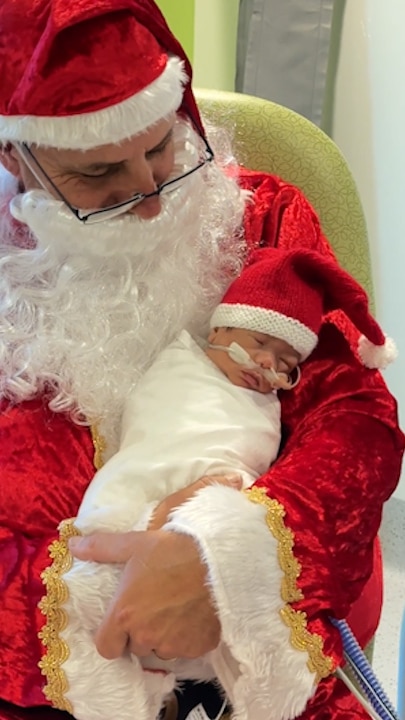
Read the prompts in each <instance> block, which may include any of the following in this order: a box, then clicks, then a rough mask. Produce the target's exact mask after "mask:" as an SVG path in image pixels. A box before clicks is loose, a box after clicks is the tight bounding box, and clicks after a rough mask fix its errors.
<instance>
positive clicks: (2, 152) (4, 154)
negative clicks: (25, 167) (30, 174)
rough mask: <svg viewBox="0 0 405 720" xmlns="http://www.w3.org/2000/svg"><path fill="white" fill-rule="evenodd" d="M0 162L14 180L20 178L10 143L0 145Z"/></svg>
mask: <svg viewBox="0 0 405 720" xmlns="http://www.w3.org/2000/svg"><path fill="white" fill-rule="evenodd" d="M0 162H1V164H2V165H3V166H4V167H5V168H6V170H8V172H9V173H11V174H12V175H15V177H16V178H20V177H21V172H20V163H19V161H18V156H17V153H16V152H15V150H14V148H13V146H12V144H11V143H6V144H5V145H0Z"/></svg>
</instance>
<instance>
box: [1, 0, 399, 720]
mask: <svg viewBox="0 0 405 720" xmlns="http://www.w3.org/2000/svg"><path fill="white" fill-rule="evenodd" d="M0 36H1V45H0V70H1V77H2V84H1V89H0V142H1V148H2V149H1V156H0V157H1V162H2V165H3V167H4V172H3V174H2V175H3V177H2V188H1V209H0V245H1V249H0V253H1V265H2V272H1V279H0V286H1V292H0V357H1V375H0V383H1V385H0V387H1V411H2V412H1V417H0V437H1V443H0V463H1V465H0V466H1V474H0V488H1V498H2V502H1V530H0V533H1V536H0V537H1V540H0V550H1V552H0V563H1V594H0V650H1V652H0V697H1V699H2V701H3V704H2V708H1V710H0V717H2V718H25V717H38V718H41V720H42V718H46V717H48V716H49V718H50V719H51V718H55V720H56V718H57V717H58V716H59V715H60V710H67V711H69V710H71V707H70V704H69V699H68V695H69V688H68V686H67V683H66V677H65V675H64V671H63V662H64V659H65V658H66V652H68V649H67V648H66V647H65V645H64V643H63V641H62V639H61V637H60V631H61V628H62V627H63V624H64V621H65V619H64V614H63V600H64V592H65V590H66V588H65V587H64V584H63V569H64V568H66V567H67V566H68V565H69V562H70V559H71V554H70V553H71V552H74V553H75V555H77V556H79V557H81V558H82V559H89V560H93V561H102V562H120V563H125V569H124V570H123V574H122V580H121V584H120V587H119V590H118V593H117V595H116V597H115V599H114V601H113V603H112V605H111V607H110V610H109V612H108V614H107V616H106V617H105V619H104V621H103V623H102V626H101V627H100V630H99V632H98V635H97V636H96V638H95V642H96V644H97V647H98V649H99V651H100V653H101V654H103V655H104V656H106V657H110V658H113V657H118V656H120V655H121V654H122V653H123V652H128V651H129V650H130V651H131V652H133V653H134V654H136V655H138V656H143V655H148V654H150V653H151V652H152V651H154V652H155V653H156V654H157V655H158V656H160V657H163V658H170V657H173V656H176V657H199V656H200V655H202V654H204V653H205V652H207V651H209V650H211V649H213V648H214V647H216V646H217V645H218V643H219V640H220V638H221V637H222V638H227V641H228V642H229V643H231V644H232V647H231V650H232V653H233V655H234V657H236V658H237V661H238V663H239V665H240V676H239V678H237V679H236V680H235V681H234V682H233V686H232V697H233V699H234V702H235V703H236V704H237V706H238V713H239V714H238V717H239V718H242V717H243V716H244V715H243V707H245V708H246V714H247V713H248V712H249V714H250V716H252V715H255V717H257V719H258V720H260V718H266V720H268V719H269V718H274V720H281V719H282V718H293V717H302V718H305V719H306V720H310V719H311V720H315V719H317V718H321V717H325V716H327V717H330V718H350V717H353V718H354V717H356V718H357V717H359V716H361V713H362V710H361V709H360V707H359V705H358V704H357V701H356V700H355V698H354V697H351V696H350V695H349V694H348V692H347V691H346V690H345V688H344V687H343V686H342V685H341V684H340V681H338V680H337V679H336V678H335V677H334V675H333V672H334V670H335V668H336V667H337V666H338V665H339V664H341V662H342V650H341V643H340V638H339V635H338V632H337V630H336V629H335V628H334V627H333V626H332V625H331V623H330V620H329V618H330V616H335V617H338V618H342V617H346V616H347V615H348V614H349V613H350V611H352V612H353V608H354V607H355V606H356V601H357V602H362V604H361V605H360V608H361V612H360V613H357V617H359V616H360V617H361V621H360V622H357V626H356V627H355V630H356V632H357V634H358V637H359V639H360V640H361V642H362V643H363V644H364V643H367V642H368V640H369V639H370V637H371V636H372V634H373V632H374V630H375V627H376V623H377V621H378V613H379V607H378V602H377V606H373V605H372V603H371V602H370V593H367V592H366V589H367V583H368V581H369V580H370V578H372V573H373V547H374V541H375V537H376V534H377V531H378V527H379V523H380V518H381V509H382V504H383V502H384V501H385V500H386V499H387V497H389V495H390V494H391V492H392V491H393V489H394V487H395V485H396V482H397V480H398V476H399V471H400V463H401V457H402V451H403V436H402V435H401V433H400V432H399V430H398V427H397V419H396V405H395V401H394V400H393V399H392V398H391V396H390V395H389V393H388V391H387V389H386V387H385V385H384V383H383V381H382V379H381V377H380V375H379V373H378V372H374V371H370V370H369V369H368V368H366V367H364V365H363V364H362V363H361V361H360V360H359V358H358V356H357V340H358V337H357V332H356V331H355V329H354V328H353V327H352V326H351V325H350V324H349V322H347V321H345V320H344V319H343V318H342V317H341V315H340V314H339V313H338V312H336V313H333V314H331V315H330V316H328V317H327V318H326V319H325V322H324V324H323V327H322V329H321V332H320V336H319V345H318V347H317V349H316V351H315V352H314V354H313V355H312V356H311V358H310V359H309V360H308V361H307V362H306V363H305V366H304V368H303V378H302V382H301V383H300V385H299V389H298V391H297V392H296V393H294V395H292V394H290V395H288V394H286V396H285V397H282V398H281V402H282V420H283V427H284V443H283V449H282V452H281V454H280V457H279V459H278V460H277V462H276V463H275V464H274V466H273V467H272V468H271V470H270V471H269V472H268V473H266V474H265V475H264V476H263V477H261V478H260V479H259V480H258V481H257V482H256V485H255V488H254V490H253V491H252V492H251V493H250V495H249V496H246V495H245V494H242V493H240V492H239V490H238V489H237V488H235V487H232V486H231V485H229V484H227V483H226V480H224V482H223V483H222V484H221V482H219V483H216V484H215V485H210V484H208V485H207V486H205V487H202V489H201V488H200V489H199V486H198V484H197V485H195V486H192V487H191V488H189V489H187V491H186V492H185V493H184V494H183V495H181V494H180V495H177V496H175V497H174V498H171V499H170V498H169V499H168V500H167V502H166V504H165V505H164V507H163V509H162V512H161V513H160V517H161V522H160V524H161V527H160V528H156V526H155V527H154V529H152V530H149V531H145V532H139V533H129V534H122V535H121V534H114V535H110V536H105V535H96V536H93V537H91V538H85V539H83V540H81V541H80V543H79V546H76V548H74V547H73V546H68V545H67V539H68V534H69V529H68V528H66V526H65V529H64V531H63V537H62V538H58V525H59V522H60V521H61V520H62V519H64V518H66V517H72V516H75V514H76V512H77V509H78V507H79V505H80V502H81V499H82V496H83V494H84V492H85V489H86V487H87V486H88V484H89V482H90V480H91V478H92V476H93V474H94V465H95V461H96V460H97V459H100V457H101V456H103V457H102V459H103V460H105V459H106V458H107V457H108V456H109V455H111V454H112V453H113V452H114V450H115V449H116V447H117V438H118V434H119V429H120V415H121V412H122V407H123V403H124V400H125V397H126V395H127V393H128V392H129V390H133V389H134V388H136V383H137V380H138V379H139V377H140V376H141V375H142V373H143V372H144V370H145V369H146V368H147V367H148V366H149V365H150V364H151V362H152V361H153V359H154V358H155V356H156V354H157V353H158V352H159V351H160V350H161V349H162V348H163V347H165V346H166V345H167V344H168V342H170V341H171V339H172V338H173V337H174V336H175V335H176V334H177V333H178V331H179V330H180V329H182V328H187V329H188V330H190V331H191V332H199V333H200V334H201V333H202V332H204V329H205V328H206V325H207V322H208V319H209V317H210V314H211V312H212V310H213V308H214V306H215V305H216V304H217V303H218V301H219V300H220V298H221V297H222V295H223V293H224V290H225V289H226V288H227V286H228V285H229V284H230V282H231V280H232V279H233V277H235V275H236V274H237V273H238V271H239V269H240V268H241V266H242V263H243V261H244V258H245V257H246V256H247V254H248V253H249V250H251V249H252V248H254V247H256V246H258V245H260V246H278V247H280V248H292V247H297V246H298V245H301V246H305V247H307V248H312V249H316V250H317V251H318V252H321V253H325V254H328V255H330V254H331V251H330V249H329V247H328V244H327V241H326V239H325V238H324V236H323V234H322V231H321V229H320V226H319V222H318V220H317V217H316V215H315V213H314V211H313V209H312V208H311V207H310V205H309V204H308V203H307V201H306V200H305V198H304V197H303V196H302V194H301V193H300V192H299V191H298V190H297V189H296V188H293V187H291V186H290V185H288V184H286V183H284V182H282V181H281V180H279V179H278V178H274V177H271V176H269V175H265V174H260V173H252V172H249V171H247V170H244V169H238V168H237V167H236V166H235V165H233V164H232V163H230V162H229V161H228V162H227V164H226V166H225V167H223V166H221V164H220V163H219V162H217V161H216V160H215V158H214V157H213V155H214V154H213V151H212V149H211V146H210V143H209V142H208V141H207V138H206V136H205V132H204V128H203V126H202V124H201V120H200V117H199V114H198V109H197V107H196V104H195V101H194V99H193V95H192V91H191V85H190V80H191V69H190V66H189V64H188V62H187V59H186V58H185V56H184V52H183V50H182V48H181V46H180V45H179V44H178V42H177V41H176V40H175V38H174V37H173V36H172V35H171V33H170V31H169V30H168V28H167V26H166V24H165V22H164V19H163V17H162V16H161V14H160V13H159V11H158V9H157V8H156V6H155V4H154V3H153V2H152V0H81V1H80V2H75V3H68V4H66V3H65V2H62V0H34V1H33V0H19V2H15V0H4V2H3V3H2V5H1V8H0ZM214 144H215V143H214ZM221 156H223V157H228V153H222V155H221ZM286 292H288V288H286ZM304 370H305V372H304ZM95 428H97V432H96V430H95ZM196 480H197V478H196ZM185 500H187V502H184V501H185ZM169 511H172V512H171V513H170V516H169V517H166V515H167V514H168V513H169ZM45 568H48V570H47V571H46V572H45V574H44V570H45ZM374 570H375V566H374ZM43 580H45V586H44V584H43ZM365 588H366V589H365ZM41 598H43V599H42V602H41V605H40V607H38V603H39V602H40V600H41ZM359 598H360V599H359ZM241 648H243V651H242V650H241ZM41 658H42V659H41ZM246 678H248V679H249V682H248V683H247V682H246ZM208 693H209V689H207V688H206V687H204V686H198V687H197V688H194V689H193V698H195V704H196V705H198V704H199V703H203V704H204V697H205V695H207V694H208ZM186 696H187V692H186V693H185V695H184V698H183V699H184V702H185V698H186ZM91 702H92V698H89V704H91ZM184 702H183V709H182V707H180V709H179V715H178V717H179V719H181V718H183V717H185V715H186V714H187V713H188V711H189V709H190V707H189V706H187V708H186V709H184V707H185V705H184ZM181 704H182V701H181V702H180V706H181ZM214 704H215V703H214ZM220 704H222V700H221V702H220ZM46 706H48V707H46ZM49 706H53V708H55V709H52V708H51V707H49ZM230 711H231V712H232V709H231V710H230ZM205 712H206V716H207V717H216V716H217V715H218V712H219V711H218V710H217V709H216V710H212V709H210V708H209V707H208V705H207V706H206V710H205ZM119 714H120V712H119V701H117V712H116V715H117V716H118V717H119Z"/></svg>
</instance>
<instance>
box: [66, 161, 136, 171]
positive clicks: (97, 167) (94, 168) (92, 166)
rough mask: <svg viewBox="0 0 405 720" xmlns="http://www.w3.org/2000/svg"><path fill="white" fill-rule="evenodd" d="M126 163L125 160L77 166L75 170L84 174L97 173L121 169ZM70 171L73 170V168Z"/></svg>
mask: <svg viewBox="0 0 405 720" xmlns="http://www.w3.org/2000/svg"><path fill="white" fill-rule="evenodd" d="M125 162H126V161H125V160H119V161H118V162H107V161H104V162H95V163H91V164H90V165H76V166H75V168H74V169H75V170H80V171H84V172H97V170H105V169H106V168H111V167H120V166H121V165H124V163H125ZM69 169H71V170H73V167H72V168H69Z"/></svg>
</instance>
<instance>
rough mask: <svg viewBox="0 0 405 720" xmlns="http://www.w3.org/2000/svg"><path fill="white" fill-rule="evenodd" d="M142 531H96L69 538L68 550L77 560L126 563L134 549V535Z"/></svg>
mask: <svg viewBox="0 0 405 720" xmlns="http://www.w3.org/2000/svg"><path fill="white" fill-rule="evenodd" d="M141 534H142V533H135V532H126V533H105V532H96V533H93V534H92V535H87V536H85V537H73V538H71V539H70V540H69V550H70V552H71V553H72V555H73V556H74V557H76V558H78V559H79V560H91V561H93V562H98V563H126V562H127V561H128V560H129V558H130V557H131V555H132V553H133V550H134V541H135V536H138V535H141Z"/></svg>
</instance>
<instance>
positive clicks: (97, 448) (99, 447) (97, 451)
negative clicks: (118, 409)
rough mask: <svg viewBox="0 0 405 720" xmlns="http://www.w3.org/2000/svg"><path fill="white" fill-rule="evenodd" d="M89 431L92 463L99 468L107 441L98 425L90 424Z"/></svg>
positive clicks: (101, 464)
mask: <svg viewBox="0 0 405 720" xmlns="http://www.w3.org/2000/svg"><path fill="white" fill-rule="evenodd" d="M90 431H91V437H92V440H93V445H94V459H93V464H94V467H95V468H96V470H100V469H101V468H102V467H103V465H104V453H105V451H106V449H107V442H106V439H105V437H104V436H103V435H102V434H101V432H100V430H99V427H98V425H91V427H90Z"/></svg>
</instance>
